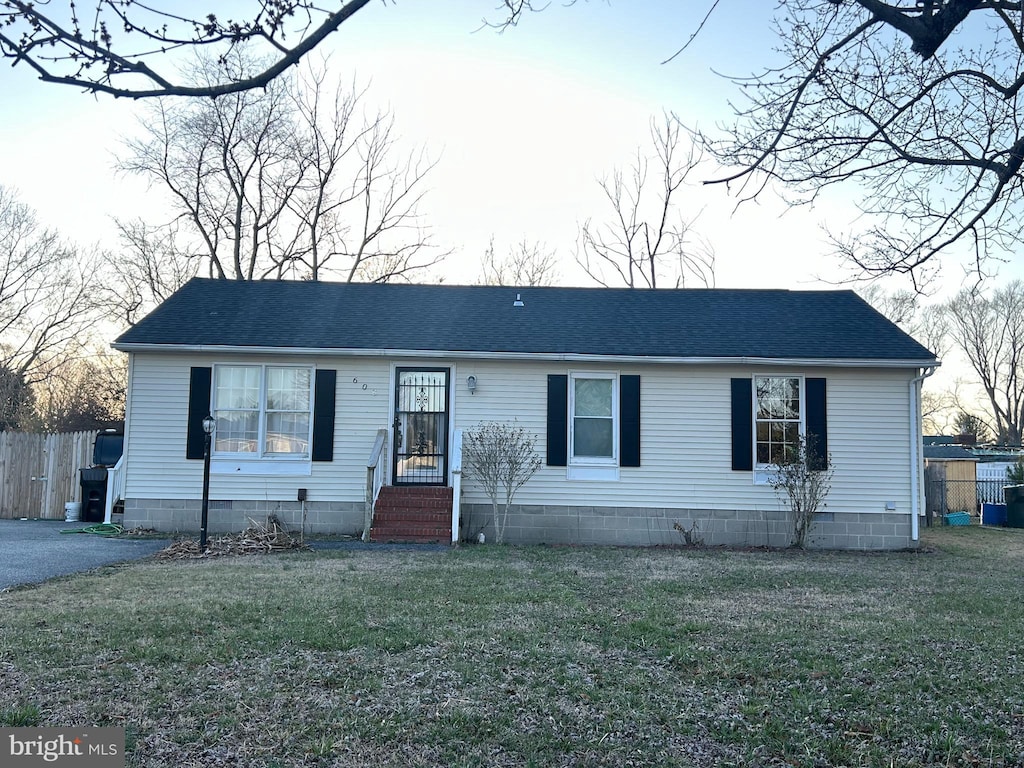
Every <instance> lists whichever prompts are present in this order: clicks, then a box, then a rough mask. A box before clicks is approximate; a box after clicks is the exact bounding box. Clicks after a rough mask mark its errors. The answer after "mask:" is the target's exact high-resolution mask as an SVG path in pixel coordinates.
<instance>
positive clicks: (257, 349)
mask: <svg viewBox="0 0 1024 768" xmlns="http://www.w3.org/2000/svg"><path fill="white" fill-rule="evenodd" d="M111 346H112V347H113V348H114V349H116V350H118V351H119V352H130V353H147V354H204V355H238V354H247V355H275V356H294V357H385V358H433V359H437V358H441V359H445V360H468V359H472V360H531V361H538V360H543V361H549V362H573V363H618V364H624V363H630V364H636V363H643V364H654V365H757V366H776V367H779V366H800V367H821V368H825V367H827V368H910V369H920V368H937V367H938V366H939V365H940V363H939V361H938V360H935V359H934V358H933V359H930V360H928V359H924V360H922V359H916V360H914V359H905V360H904V359H897V360H886V359H875V358H833V357H829V358H803V357H756V356H740V357H681V356H672V355H611V354H585V353H578V352H495V351H476V350H445V349H398V348H395V349H359V348H341V347H338V348H324V347H261V346H237V345H220V344H143V343H124V344H118V343H114V344H112V345H111Z"/></svg>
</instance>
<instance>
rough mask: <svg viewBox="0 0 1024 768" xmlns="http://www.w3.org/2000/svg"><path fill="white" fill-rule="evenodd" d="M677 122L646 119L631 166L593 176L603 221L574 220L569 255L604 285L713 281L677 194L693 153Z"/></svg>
mask: <svg viewBox="0 0 1024 768" xmlns="http://www.w3.org/2000/svg"><path fill="white" fill-rule="evenodd" d="M687 138H688V137H687V136H686V134H685V132H683V131H682V129H681V128H680V125H679V121H678V120H677V119H676V118H675V116H674V115H669V114H665V115H663V116H662V119H661V120H658V119H652V120H651V148H650V150H649V151H648V152H645V151H644V150H642V149H638V150H637V153H636V157H635V158H634V160H633V163H632V165H631V166H630V167H629V168H628V169H627V170H626V171H623V170H622V169H616V170H615V171H613V172H612V175H611V176H610V177H607V178H605V179H604V180H602V181H601V189H602V190H603V192H604V196H605V198H606V200H607V201H608V203H609V205H610V206H611V209H612V213H611V217H610V218H609V220H608V221H607V222H605V223H595V222H594V220H593V219H588V220H587V221H586V222H584V224H583V225H582V226H581V227H580V237H579V245H578V247H577V251H576V261H577V263H578V264H579V265H580V266H581V267H582V268H583V270H584V271H585V272H586V273H587V275H589V276H590V277H591V278H592V279H593V280H595V281H596V282H598V283H600V284H601V285H603V286H605V287H609V286H613V285H618V286H622V285H625V286H626V287H628V288H659V287H671V288H682V287H687V286H689V285H698V286H700V287H704V288H708V287H712V286H714V283H715V256H714V251H713V250H712V249H711V247H710V245H708V244H707V243H705V242H703V241H702V240H700V239H699V238H698V237H697V235H696V234H695V232H694V231H693V223H694V220H695V219H696V216H695V215H690V216H687V215H684V214H683V212H682V211H681V208H680V206H681V203H680V200H679V196H680V195H681V194H682V189H683V186H684V185H685V184H686V181H687V178H688V176H689V175H690V173H691V172H692V171H693V169H694V168H695V167H696V165H697V162H698V160H699V157H698V156H697V155H696V154H695V152H694V150H693V149H692V145H691V146H690V147H689V148H688V149H687V148H684V146H683V144H684V143H686V141H687Z"/></svg>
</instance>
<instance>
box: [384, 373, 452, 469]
mask: <svg viewBox="0 0 1024 768" xmlns="http://www.w3.org/2000/svg"><path fill="white" fill-rule="evenodd" d="M392 466H394V468H395V478H394V482H395V485H444V484H445V483H446V482H447V478H448V369H447V368H440V369H434V370H423V369H408V368H399V369H398V370H397V371H396V380H395V423H394V463H393V465H392Z"/></svg>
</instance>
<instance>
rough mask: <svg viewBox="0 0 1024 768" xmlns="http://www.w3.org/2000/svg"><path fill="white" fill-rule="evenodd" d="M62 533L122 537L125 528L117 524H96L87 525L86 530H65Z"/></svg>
mask: <svg viewBox="0 0 1024 768" xmlns="http://www.w3.org/2000/svg"><path fill="white" fill-rule="evenodd" d="M61 533H94V534H96V535H97V536H120V535H121V534H122V533H124V528H122V527H121V526H120V525H118V524H117V523H96V525H87V526H86V527H85V528H65V529H63V530H62V531H61Z"/></svg>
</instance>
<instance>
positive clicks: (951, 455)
mask: <svg viewBox="0 0 1024 768" xmlns="http://www.w3.org/2000/svg"><path fill="white" fill-rule="evenodd" d="M924 457H925V458H926V459H972V460H974V461H977V460H978V457H977V456H975V455H974V454H973V453H971V452H970V451H968V450H967V449H966V448H961V447H960V446H958V445H926V446H924Z"/></svg>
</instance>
